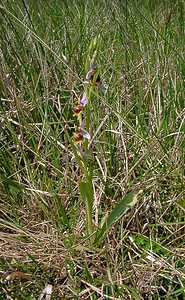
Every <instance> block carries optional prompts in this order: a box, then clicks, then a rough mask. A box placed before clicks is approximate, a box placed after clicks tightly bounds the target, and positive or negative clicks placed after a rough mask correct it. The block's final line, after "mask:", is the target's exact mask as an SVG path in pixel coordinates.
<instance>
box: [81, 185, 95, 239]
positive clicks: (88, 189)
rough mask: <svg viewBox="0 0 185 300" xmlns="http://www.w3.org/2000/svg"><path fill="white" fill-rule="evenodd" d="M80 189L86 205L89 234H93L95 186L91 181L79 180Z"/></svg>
mask: <svg viewBox="0 0 185 300" xmlns="http://www.w3.org/2000/svg"><path fill="white" fill-rule="evenodd" d="M79 190H80V194H81V196H82V199H83V201H84V204H85V207H86V224H87V231H88V234H92V232H93V225H92V208H93V199H94V198H93V188H92V183H91V182H90V181H87V182H83V181H81V182H79Z"/></svg>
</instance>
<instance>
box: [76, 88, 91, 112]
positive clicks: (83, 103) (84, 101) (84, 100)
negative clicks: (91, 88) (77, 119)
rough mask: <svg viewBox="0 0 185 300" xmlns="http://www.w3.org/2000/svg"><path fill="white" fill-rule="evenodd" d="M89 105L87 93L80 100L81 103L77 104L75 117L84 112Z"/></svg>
mask: <svg viewBox="0 0 185 300" xmlns="http://www.w3.org/2000/svg"><path fill="white" fill-rule="evenodd" d="M87 103H88V99H87V96H86V93H83V96H82V98H81V99H80V101H79V102H77V103H76V105H75V106H74V115H75V116H78V115H79V114H80V113H81V112H82V111H83V108H84V107H85V106H86V104H87Z"/></svg>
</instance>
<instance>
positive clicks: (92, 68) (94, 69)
mask: <svg viewBox="0 0 185 300" xmlns="http://www.w3.org/2000/svg"><path fill="white" fill-rule="evenodd" d="M93 63H94V60H93V59H91V61H90V70H89V71H88V72H87V75H86V79H89V80H92V79H93V77H94V74H95V73H96V72H97V67H96V66H94V64H93Z"/></svg>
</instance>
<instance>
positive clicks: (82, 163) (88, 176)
mask: <svg viewBox="0 0 185 300" xmlns="http://www.w3.org/2000/svg"><path fill="white" fill-rule="evenodd" d="M98 49H99V43H98V38H97V37H96V38H95V39H93V40H92V42H91V44H90V47H89V53H88V55H87V59H86V64H85V71H86V81H85V82H84V83H85V84H84V92H83V95H82V97H81V98H80V97H79V99H78V100H77V101H76V103H75V104H74V107H73V112H74V116H75V117H76V118H77V126H75V130H74V132H73V135H72V137H70V136H69V134H68V132H66V134H67V137H68V140H69V142H70V144H71V148H72V150H73V154H74V156H73V159H72V160H73V161H74V162H75V163H76V164H78V165H79V167H80V169H81V171H82V173H83V178H82V180H80V181H79V182H78V185H79V192H80V194H81V197H82V199H83V202H84V205H85V208H86V230H87V235H88V239H89V244H90V245H91V246H92V244H94V243H99V242H100V241H101V240H102V238H103V236H104V235H105V233H106V232H107V230H108V229H109V228H110V227H111V226H112V225H113V224H114V222H116V221H117V220H118V219H119V218H120V217H121V216H122V215H123V214H124V213H125V212H126V211H127V210H128V209H129V208H130V207H131V206H132V205H134V204H135V203H136V201H137V195H138V192H131V193H129V194H128V195H127V196H126V197H124V198H123V199H122V201H121V202H120V203H118V204H117V206H116V207H115V208H114V209H113V210H112V211H111V213H110V214H109V215H108V216H106V217H105V216H103V221H101V222H100V224H101V225H100V226H99V227H98V228H97V227H95V225H94V221H93V204H94V188H93V164H92V161H93V156H92V154H91V151H90V149H89V145H90V143H89V142H90V139H91V136H90V133H89V131H90V124H91V120H90V116H91V113H90V112H91V106H90V104H91V98H92V95H93V93H94V94H97V91H99V90H100V91H102V92H103V93H105V92H106V89H107V88H106V86H105V85H103V83H102V81H101V78H100V75H99V71H98V68H97V66H96V65H95V61H96V59H97V55H98Z"/></svg>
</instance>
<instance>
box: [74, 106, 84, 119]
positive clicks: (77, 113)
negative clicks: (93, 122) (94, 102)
mask: <svg viewBox="0 0 185 300" xmlns="http://www.w3.org/2000/svg"><path fill="white" fill-rule="evenodd" d="M82 111H83V105H82V104H81V103H77V104H76V105H75V107H74V115H76V116H78V115H79V114H80V113H81V112H82Z"/></svg>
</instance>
